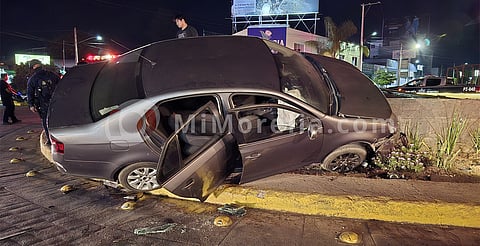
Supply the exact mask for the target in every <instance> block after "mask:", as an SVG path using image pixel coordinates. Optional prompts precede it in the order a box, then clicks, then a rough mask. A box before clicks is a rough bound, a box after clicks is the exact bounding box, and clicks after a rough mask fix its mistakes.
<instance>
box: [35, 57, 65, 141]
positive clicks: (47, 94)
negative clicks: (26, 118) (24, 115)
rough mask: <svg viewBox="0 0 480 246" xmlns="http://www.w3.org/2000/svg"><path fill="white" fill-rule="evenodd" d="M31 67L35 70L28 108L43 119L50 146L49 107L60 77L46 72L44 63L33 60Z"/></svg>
mask: <svg viewBox="0 0 480 246" xmlns="http://www.w3.org/2000/svg"><path fill="white" fill-rule="evenodd" d="M29 65H30V68H31V69H33V75H32V76H31V77H30V79H28V82H27V102H28V106H29V108H30V110H31V111H32V112H37V113H38V115H40V118H42V126H43V129H44V130H45V136H46V139H47V141H46V142H45V144H47V145H50V144H51V142H50V134H49V133H48V128H47V113H48V106H49V104H50V98H51V97H52V94H53V91H54V90H55V87H56V86H57V83H58V81H59V80H60V77H59V76H58V75H56V74H55V73H53V72H50V71H47V70H44V69H43V67H42V62H40V61H39V60H37V59H33V60H31V61H30V62H29Z"/></svg>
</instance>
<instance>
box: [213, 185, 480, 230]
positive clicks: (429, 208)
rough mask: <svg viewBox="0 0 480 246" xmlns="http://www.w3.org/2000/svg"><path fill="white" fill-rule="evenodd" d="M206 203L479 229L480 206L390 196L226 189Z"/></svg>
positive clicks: (239, 188)
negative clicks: (417, 200) (392, 197)
mask: <svg viewBox="0 0 480 246" xmlns="http://www.w3.org/2000/svg"><path fill="white" fill-rule="evenodd" d="M207 202H209V203H214V204H227V203H234V204H237V205H242V206H246V207H250V208H259V209H266V210H276V211H284V212H292V213H299V214H307V215H323V216H333V217H343V218H352V219H366V220H369V219H375V220H381V221H390V222H406V223H419V224H433V225H452V226H465V227H475V228H480V205H473V204H472V205H470V204H457V203H445V202H414V201H398V200H393V199H391V198H388V197H360V196H327V195H321V194H309V193H300V192H280V191H272V190H261V191H260V190H255V189H250V188H241V187H227V188H225V189H223V191H221V192H219V193H218V194H215V195H211V196H210V197H209V198H208V199H207Z"/></svg>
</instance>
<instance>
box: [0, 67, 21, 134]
mask: <svg viewBox="0 0 480 246" xmlns="http://www.w3.org/2000/svg"><path fill="white" fill-rule="evenodd" d="M0 76H1V78H0V98H1V99H2V104H3V106H4V107H5V111H4V112H3V124H4V125H10V124H15V123H18V122H20V121H21V120H19V119H17V117H15V104H14V103H13V97H12V94H13V92H12V90H10V86H9V84H8V83H7V80H8V74H6V73H2V74H1V75H0ZM9 118H10V119H12V122H9V121H8V119H9Z"/></svg>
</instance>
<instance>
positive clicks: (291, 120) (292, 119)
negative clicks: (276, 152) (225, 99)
mask: <svg viewBox="0 0 480 246" xmlns="http://www.w3.org/2000/svg"><path fill="white" fill-rule="evenodd" d="M302 119H303V115H302V114H301V113H299V112H297V111H295V110H292V109H288V108H287V107H283V106H280V105H279V106H277V107H266V106H264V107H258V108H255V109H245V110H240V111H238V112H237V122H238V131H239V133H240V134H241V135H243V139H244V142H246V143H249V142H254V141H258V140H263V139H268V138H271V137H275V136H279V135H284V134H290V133H295V132H299V131H300V130H302V129H303V128H304V127H303V120H302Z"/></svg>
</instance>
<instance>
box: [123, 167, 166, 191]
mask: <svg viewBox="0 0 480 246" xmlns="http://www.w3.org/2000/svg"><path fill="white" fill-rule="evenodd" d="M118 181H119V182H120V184H121V185H122V186H123V187H124V188H125V189H127V190H131V191H151V190H155V189H159V188H160V185H159V184H158V182H157V163H153V162H139V163H135V164H131V165H128V166H126V167H125V168H124V169H122V171H120V173H119V174H118Z"/></svg>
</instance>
